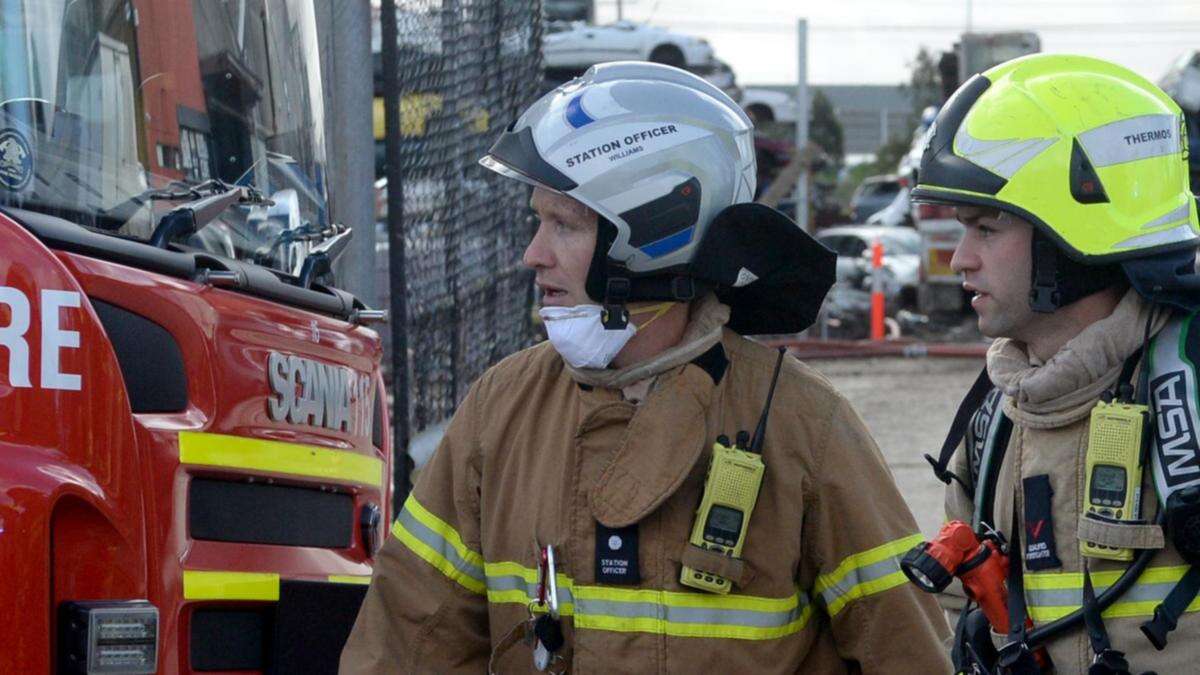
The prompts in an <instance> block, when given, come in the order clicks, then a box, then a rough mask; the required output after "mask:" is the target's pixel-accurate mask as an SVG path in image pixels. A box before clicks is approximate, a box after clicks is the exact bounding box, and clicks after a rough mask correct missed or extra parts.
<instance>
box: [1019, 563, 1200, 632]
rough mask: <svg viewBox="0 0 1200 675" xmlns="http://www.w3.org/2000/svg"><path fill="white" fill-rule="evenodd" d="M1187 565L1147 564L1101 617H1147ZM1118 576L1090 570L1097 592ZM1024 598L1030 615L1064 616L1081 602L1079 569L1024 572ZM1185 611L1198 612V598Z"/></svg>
mask: <svg viewBox="0 0 1200 675" xmlns="http://www.w3.org/2000/svg"><path fill="white" fill-rule="evenodd" d="M1187 570H1188V566H1187V565H1174V566H1171V567H1149V568H1147V569H1146V571H1145V572H1142V575H1141V576H1140V577H1138V580H1137V582H1136V583H1135V584H1134V585H1133V586H1131V587H1130V588H1129V590H1128V591H1126V592H1125V593H1124V594H1123V595H1122V596H1121V597H1120V598H1118V599H1117V601H1116V602H1115V603H1113V604H1112V605H1110V606H1109V607H1108V609H1106V610H1104V612H1103V616H1104V617H1106V618H1111V617H1149V616H1153V615H1154V608H1155V607H1157V606H1158V604H1159V603H1161V602H1162V601H1163V600H1164V599H1165V598H1166V597H1167V594H1168V593H1170V592H1171V589H1172V588H1174V587H1175V584H1176V583H1178V582H1179V580H1180V579H1181V578H1183V575H1184V573H1185V572H1187ZM1120 576H1121V570H1107V571H1103V572H1093V573H1092V585H1093V586H1095V588H1096V595H1099V594H1101V593H1103V592H1104V591H1105V589H1107V588H1108V587H1109V586H1112V585H1113V583H1115V582H1116V580H1117V579H1118V578H1119V577H1120ZM1025 600H1026V604H1027V606H1028V611H1029V617H1030V618H1031V619H1033V620H1034V621H1035V622H1038V623H1044V622H1047V621H1054V620H1055V619H1059V618H1061V617H1064V616H1066V615H1068V614H1070V613H1071V612H1073V611H1075V610H1076V609H1079V607H1080V606H1082V604H1083V573H1082V572H1026V573H1025ZM1187 611H1189V612H1196V611H1200V598H1197V599H1195V600H1193V601H1192V603H1191V604H1190V605H1188V608H1187Z"/></svg>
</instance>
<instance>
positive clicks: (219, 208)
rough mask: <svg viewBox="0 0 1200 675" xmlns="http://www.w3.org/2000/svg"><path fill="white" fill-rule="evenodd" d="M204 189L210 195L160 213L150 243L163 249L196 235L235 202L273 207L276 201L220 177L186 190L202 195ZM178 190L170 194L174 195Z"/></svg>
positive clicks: (236, 203)
mask: <svg viewBox="0 0 1200 675" xmlns="http://www.w3.org/2000/svg"><path fill="white" fill-rule="evenodd" d="M204 191H210V192H212V193H213V194H211V195H209V196H207V197H204V196H201V197H198V198H196V199H193V200H192V201H190V202H187V203H184V204H180V205H179V206H176V207H175V208H173V209H171V210H170V211H167V212H166V213H165V214H163V217H162V218H161V219H160V220H159V221H158V225H155V226H154V233H153V234H151V235H150V245H151V246H156V247H158V248H166V247H167V244H169V243H171V242H172V241H174V240H175V239H178V238H179V237H186V236H190V235H193V234H195V233H196V232H198V231H199V230H200V228H202V227H204V226H205V225H207V224H209V223H211V222H212V221H214V220H216V218H217V216H220V215H221V214H222V213H224V212H225V210H226V209H228V208H229V207H231V206H234V205H261V206H273V205H274V204H275V202H273V201H271V200H270V199H267V198H266V197H264V196H263V194H262V193H261V192H259V191H258V190H255V189H254V188H252V187H247V186H244V185H227V184H225V183H222V182H221V181H219V180H212V181H207V182H205V183H201V184H200V185H197V186H195V187H192V188H190V189H189V191H188V194H189V195H190V194H197V195H202V194H203V192H204ZM175 194H177V193H171V195H172V196H174V195H175ZM150 198H151V199H169V198H171V197H170V196H164V195H161V194H156V195H154V196H151V197H150Z"/></svg>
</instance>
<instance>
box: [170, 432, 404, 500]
mask: <svg viewBox="0 0 1200 675" xmlns="http://www.w3.org/2000/svg"><path fill="white" fill-rule="evenodd" d="M179 461H180V462H182V463H184V464H195V465H199V466H215V467H221V468H225V469H249V470H252V471H269V472H272V473H284V474H290V475H293V476H301V477H304V478H319V479H323V480H334V481H340V482H346V483H356V484H360V485H370V486H373V487H376V488H382V487H383V462H382V461H381V460H379V459H377V458H375V457H368V456H366V455H360V454H358V453H354V452H347V451H345V450H333V449H330V448H321V447H317V446H315V445H302V444H300V443H286V442H284V441H268V440H263V439H259V438H247V437H245V436H229V435H225V434H208V433H201V432H197V431H181V432H179Z"/></svg>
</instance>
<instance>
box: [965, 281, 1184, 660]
mask: <svg viewBox="0 0 1200 675" xmlns="http://www.w3.org/2000/svg"><path fill="white" fill-rule="evenodd" d="M1149 311H1150V309H1149V307H1148V306H1147V305H1145V304H1144V303H1143V302H1142V301H1141V300H1140V299H1139V298H1138V297H1137V296H1136V294H1135V293H1134V292H1133V291H1130V292H1129V294H1127V295H1126V297H1125V299H1124V300H1123V301H1122V302H1121V304H1120V305H1119V306H1118V307H1117V309H1116V310H1115V311H1114V312H1113V314H1112V315H1111V316H1110V317H1108V318H1106V319H1104V320H1103V321H1101V322H1098V323H1097V324H1093V325H1092V326H1090V327H1089V328H1088V329H1086V330H1085V331H1084V332H1083V333H1081V334H1080V335H1079V336H1078V337H1076V338H1074V339H1073V340H1071V341H1070V342H1068V343H1067V345H1066V346H1065V347H1064V348H1063V349H1061V350H1060V351H1059V353H1058V354H1056V355H1055V356H1054V357H1053V358H1052V359H1051V360H1050V361H1049V362H1048V363H1046V364H1037V365H1032V364H1030V363H1029V359H1028V357H1027V356H1025V354H1024V351H1023V349H1022V348H1020V347H1018V346H1017V345H1016V344H1015V343H1011V342H1009V341H997V343H995V344H993V346H992V348H991V350H990V351H989V354H988V372H989V374H990V375H992V380H993V382H995V383H997V384H998V385H1001V389H1002V390H1003V391H1004V393H1005V396H1004V399H1003V403H1002V405H1003V408H1004V412H1005V414H1006V415H1007V416H1008V417H1009V418H1010V419H1011V420H1012V421H1013V430H1012V435H1011V437H1010V439H1009V443H1008V446H1007V451H1006V453H1005V456H1004V461H1003V463H1002V464H1001V469H1000V474H999V478H998V482H997V486H996V493H995V494H996V498H995V501H994V503H993V508H994V511H993V512H994V514H995V518H996V521H997V524H998V526H999V527H998V529H999V530H1000V531H1001V532H1003V533H1004V534H1005V535H1006V536H1009V537H1010V538H1011V533H1012V532H1013V529H1014V523H1013V513H1014V504H1015V511H1016V516H1017V519H1018V522H1017V523H1016V524H1015V526H1016V527H1017V528H1020V530H1019V531H1020V533H1021V536H1022V540H1023V543H1027V542H1028V540H1029V535H1030V533H1031V532H1032V531H1033V530H1034V529H1035V528H1039V527H1050V528H1052V531H1053V533H1054V541H1055V553H1056V556H1057V558H1058V560H1059V561H1060V562H1061V563H1062V564H1061V566H1056V567H1053V568H1049V569H1029V561H1028V560H1027V559H1023V564H1024V586H1025V600H1026V605H1027V607H1028V613H1029V615H1030V617H1031V618H1032V619H1033V621H1034V624H1035V625H1039V626H1040V625H1043V624H1046V623H1048V622H1050V621H1053V620H1055V619H1057V618H1059V617H1062V616H1064V615H1066V614H1068V613H1069V612H1071V611H1072V610H1074V609H1076V608H1078V607H1079V606H1080V605H1081V603H1082V593H1083V562H1084V558H1083V556H1082V555H1081V554H1080V549H1079V541H1080V524H1081V521H1080V515H1081V512H1082V509H1083V494H1084V490H1085V484H1086V483H1085V479H1086V476H1085V474H1086V470H1085V469H1086V458H1087V453H1086V449H1087V443H1088V433H1089V429H1090V419H1089V415H1090V411H1091V409H1092V408H1093V407H1094V406H1095V404H1096V402H1097V401H1098V400H1099V393H1100V390H1102V389H1106V388H1110V387H1111V386H1112V383H1113V382H1114V381H1115V380H1116V376H1117V374H1118V372H1119V370H1120V368H1121V366H1122V364H1123V362H1124V360H1125V359H1126V358H1127V357H1128V356H1129V355H1130V354H1133V353H1134V351H1135V350H1136V349H1137V347H1138V346H1140V345H1141V343H1142V338H1143V331H1144V329H1145V325H1146V317H1147V313H1148V312H1149ZM1157 316H1159V318H1158V319H1156V321H1155V322H1154V330H1155V331H1158V330H1159V329H1160V328H1161V327H1162V325H1163V324H1164V323H1165V322H1166V316H1165V315H1161V314H1159V315H1157ZM1176 320H1178V317H1177V318H1176ZM1021 359H1024V360H1025V361H1026V363H1025V364H1024V367H1021V364H1020V363H1016V362H1017V361H1020V360H1021ZM1143 363H1144V361H1143ZM968 462H969V460H968V454H967V452H966V451H965V450H964V447H963V446H960V447H959V449H958V451H957V452H956V454H955V458H954V462H953V465H952V469H951V470H952V471H954V472H955V473H956V474H957V475H959V476H969V475H970V469H969V465H968ZM1041 475H1045V476H1048V477H1049V483H1050V486H1051V490H1052V497H1051V507H1052V508H1051V520H1052V522H1051V523H1044V524H1039V523H1036V522H1032V523H1031V522H1028V521H1027V519H1026V516H1025V505H1026V501H1027V499H1026V494H1025V489H1024V483H1023V481H1024V479H1029V478H1031V477H1035V476H1041ZM1143 479H1144V480H1143V487H1142V499H1141V504H1142V517H1143V518H1144V519H1153V517H1154V514H1155V512H1156V509H1157V507H1156V499H1155V491H1154V487H1153V484H1152V482H1151V477H1150V470H1149V468H1147V469H1146V470H1145V471H1144V474H1143ZM973 508H974V507H973V504H972V502H971V500H970V499H969V498H968V496H967V494H966V492H965V490H964V489H963V488H962V487H960V486H959V485H958V484H957V483H952V484H951V485H950V487H948V488H947V492H946V516H947V519H959V520H964V521H966V522H971V517H972V513H973ZM1088 527H1091V526H1090V525H1088ZM1091 536H1093V537H1104V536H1109V537H1116V538H1115V539H1113V540H1112V541H1110V542H1108V543H1110V544H1111V545H1114V546H1124V545H1131V544H1132V545H1136V546H1140V547H1142V548H1155V549H1158V552H1157V553H1156V554H1155V556H1154V558H1153V559H1152V560H1151V562H1150V566H1149V568H1148V569H1147V571H1146V572H1144V573H1143V574H1142V576H1141V577H1140V578H1139V580H1138V582H1137V584H1136V585H1135V586H1134V587H1133V588H1132V589H1131V590H1130V591H1128V592H1127V593H1126V594H1125V595H1124V596H1123V597H1122V598H1121V599H1119V600H1118V601H1117V603H1116V604H1115V605H1114V606H1113V607H1111V608H1109V609H1108V610H1107V611H1106V612H1105V613H1104V623H1105V628H1106V630H1107V631H1108V633H1109V637H1110V639H1111V641H1112V646H1113V648H1115V649H1118V650H1120V651H1123V652H1125V655H1126V657H1127V659H1128V660H1129V665H1130V667H1131V669H1132V671H1133V672H1134V673H1142V672H1146V671H1156V672H1158V673H1160V674H1165V673H1194V672H1197V670H1198V669H1200V666H1198V665H1197V664H1196V660H1197V656H1200V651H1198V650H1200V646H1197V645H1198V644H1200V643H1197V641H1196V638H1197V636H1200V614H1198V613H1196V610H1197V609H1200V603H1193V604H1192V605H1191V608H1190V610H1191V611H1189V612H1188V613H1186V614H1184V615H1183V617H1181V619H1180V621H1179V625H1178V628H1177V629H1176V630H1175V631H1174V632H1173V633H1171V634H1170V642H1169V644H1168V645H1167V648H1166V650H1164V651H1161V652H1160V651H1157V650H1155V649H1154V647H1153V646H1152V645H1151V644H1150V642H1149V641H1148V640H1147V639H1146V638H1145V636H1143V635H1142V632H1141V630H1140V629H1139V626H1140V625H1141V624H1142V622H1144V621H1146V620H1147V619H1150V618H1151V617H1152V616H1153V613H1154V608H1155V606H1157V605H1158V603H1159V602H1161V601H1162V599H1163V598H1164V597H1165V596H1166V594H1167V593H1168V592H1169V591H1170V590H1171V588H1172V587H1173V586H1174V583H1175V582H1176V581H1178V580H1179V578H1180V577H1182V576H1183V573H1184V571H1185V570H1186V569H1187V568H1186V565H1185V564H1184V561H1183V560H1182V559H1181V558H1180V557H1179V554H1178V553H1177V552H1176V551H1175V548H1174V546H1172V545H1171V544H1170V542H1166V543H1165V547H1164V542H1163V537H1162V535H1161V531H1159V530H1158V528H1154V527H1143V528H1127V529H1126V531H1125V532H1124V533H1123V534H1122V533H1118V532H1116V531H1114V530H1112V529H1107V530H1104V531H1103V532H1101V531H1099V530H1096V529H1094V528H1093V529H1092V530H1091ZM1126 565H1127V563H1122V562H1115V561H1109V560H1100V559H1096V558H1088V568H1089V570H1090V573H1091V576H1092V582H1093V585H1094V587H1095V591H1096V593H1097V595H1099V594H1100V593H1101V592H1103V591H1104V589H1106V588H1107V587H1108V586H1110V585H1111V584H1112V583H1113V582H1114V581H1115V580H1116V579H1117V577H1119V576H1120V574H1121V571H1122V570H1124V569H1125V567H1126ZM946 604H947V606H948V607H949V606H950V605H951V604H953V601H952V600H951V601H950V602H947V603H946ZM1005 641H1006V638H1005V637H1002V636H996V635H993V642H995V643H996V644H997V646H999V645H1000V644H1003V643H1004V642H1005ZM1047 646H1048V651H1049V654H1050V658H1051V661H1053V663H1054V666H1055V672H1057V673H1086V672H1087V670H1088V666H1090V665H1091V663H1092V659H1093V654H1092V650H1091V646H1090V643H1089V642H1088V638H1087V634H1086V632H1085V631H1084V629H1083V627H1082V626H1080V627H1078V628H1075V629H1074V630H1071V631H1070V632H1068V633H1066V634H1065V635H1064V636H1063V637H1060V638H1057V639H1054V640H1052V641H1051V642H1050V643H1049V644H1048V645H1047Z"/></svg>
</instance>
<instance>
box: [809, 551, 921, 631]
mask: <svg viewBox="0 0 1200 675" xmlns="http://www.w3.org/2000/svg"><path fill="white" fill-rule="evenodd" d="M924 540H925V539H924V537H923V536H922V535H920V534H914V535H910V536H908V537H905V538H903V539H897V540H895V541H890V542H888V543H886V544H883V545H882V546H876V547H875V548H873V549H869V550H866V551H863V552H861V553H855V554H854V555H852V556H849V557H847V558H846V559H845V560H843V561H842V562H841V564H839V565H838V566H837V568H836V569H834V570H833V571H832V572H829V573H828V574H822V575H821V576H819V577H817V582H816V583H815V584H814V585H813V594H814V595H816V596H817V599H818V600H819V601H820V602H821V604H823V605H824V606H825V611H826V612H828V614H829V616H835V615H837V613H838V612H840V611H842V608H843V607H845V606H846V604H847V603H849V602H851V601H853V600H857V599H859V598H865V597H867V596H868V595H874V594H876V593H882V592H883V591H886V590H888V589H891V588H895V587H897V586H900V585H903V584H905V583H908V579H907V578H906V577H905V576H904V573H903V572H901V571H900V559H901V558H903V557H904V554H905V553H907V552H908V550H909V549H911V548H912V547H914V546H916V545H917V544H919V543H921V542H922V541H924Z"/></svg>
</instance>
